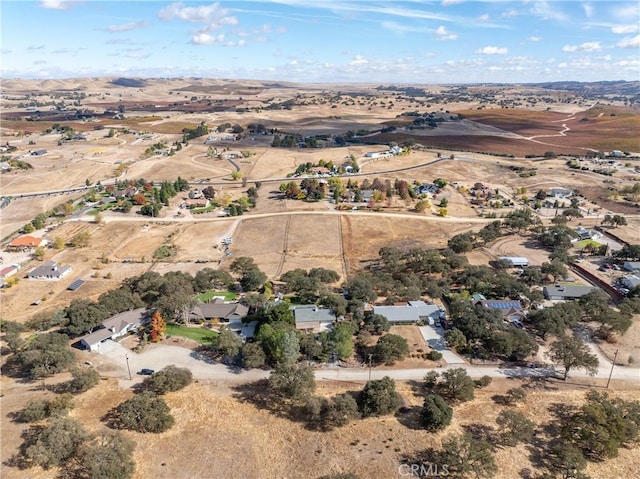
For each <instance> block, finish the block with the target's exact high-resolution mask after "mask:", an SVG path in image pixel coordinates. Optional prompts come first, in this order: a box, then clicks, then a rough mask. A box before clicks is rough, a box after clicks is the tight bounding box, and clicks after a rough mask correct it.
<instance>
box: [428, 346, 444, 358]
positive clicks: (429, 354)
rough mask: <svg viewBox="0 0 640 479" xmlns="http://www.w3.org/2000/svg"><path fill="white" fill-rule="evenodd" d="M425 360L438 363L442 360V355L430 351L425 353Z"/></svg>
mask: <svg viewBox="0 0 640 479" xmlns="http://www.w3.org/2000/svg"><path fill="white" fill-rule="evenodd" d="M427 359H428V360H429V361H440V360H441V359H442V353H441V352H440V351H436V350H434V349H432V350H431V351H429V352H428V353H427Z"/></svg>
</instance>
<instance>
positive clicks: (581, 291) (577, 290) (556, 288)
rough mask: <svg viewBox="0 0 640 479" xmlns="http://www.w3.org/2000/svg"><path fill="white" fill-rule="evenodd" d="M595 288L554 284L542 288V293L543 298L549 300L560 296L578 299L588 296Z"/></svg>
mask: <svg viewBox="0 0 640 479" xmlns="http://www.w3.org/2000/svg"><path fill="white" fill-rule="evenodd" d="M594 289H595V288H594V287H592V286H581V285H576V286H571V285H561V284H554V285H553V286H545V287H544V288H542V292H543V293H544V295H545V297H547V298H550V297H551V296H562V297H563V298H579V297H581V296H584V295H585V294H589V293H590V292H591V291H593V290H594Z"/></svg>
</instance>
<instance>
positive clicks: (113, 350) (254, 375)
mask: <svg viewBox="0 0 640 479" xmlns="http://www.w3.org/2000/svg"><path fill="white" fill-rule="evenodd" d="M105 346H106V347H103V350H102V351H101V352H100V353H95V354H96V355H97V356H96V361H95V362H100V357H99V355H103V356H104V357H105V358H106V359H107V360H108V362H109V363H111V364H112V365H113V370H112V371H109V372H108V374H109V375H112V376H114V377H118V378H120V379H127V378H128V371H127V357H128V363H129V367H130V369H131V373H132V376H133V377H134V379H135V378H136V376H137V375H136V372H137V371H139V370H140V369H142V368H150V369H154V370H156V371H158V370H160V369H162V368H164V367H165V366H168V365H170V364H174V365H176V366H179V367H186V368H189V369H190V370H191V372H192V373H193V376H194V377H195V378H196V379H201V380H212V381H230V382H252V381H256V380H258V379H264V378H267V377H268V376H269V371H264V370H262V369H252V370H249V371H245V370H242V369H238V368H234V367H229V366H225V365H224V364H220V363H212V362H210V361H208V360H207V359H205V358H203V357H202V356H200V355H199V354H198V353H195V352H193V351H191V350H190V349H187V348H183V347H180V346H172V345H164V344H158V345H153V346H151V347H150V348H148V349H147V350H146V351H144V352H143V353H141V354H137V353H134V352H132V351H130V350H128V349H126V348H125V347H123V346H122V345H120V344H118V343H115V342H112V341H110V342H107V344H106V345H105ZM458 367H463V368H465V369H466V370H467V372H468V373H469V375H470V376H472V377H474V378H479V377H481V376H484V375H487V376H490V377H492V378H521V377H552V376H557V377H562V371H556V369H555V368H554V367H553V366H546V367H538V368H535V369H532V368H526V367H513V368H505V367H500V366H479V365H473V364H468V363H465V364H452V365H447V366H445V367H443V368H435V370H437V371H443V370H446V369H451V368H458ZM610 370H611V363H609V362H602V363H601V365H600V367H599V370H598V374H597V375H596V376H595V377H596V378H600V379H606V378H607V377H608V376H609V373H610ZM427 371H429V369H427V368H417V369H381V368H373V369H372V370H371V371H369V369H368V368H366V367H358V368H340V367H326V368H322V369H317V370H316V372H315V375H316V380H318V381H347V382H349V381H352V382H358V383H360V382H366V381H367V380H368V379H369V377H371V379H381V378H382V377H384V376H389V377H391V378H393V379H396V380H404V381H407V380H418V381H420V380H422V379H423V378H424V376H425V374H426V373H427ZM587 377H590V376H589V375H588V374H587V373H585V372H584V371H583V370H574V371H571V373H570V374H569V378H587ZM612 377H613V378H614V379H621V380H628V381H635V382H637V383H638V384H640V369H637V368H627V367H623V366H616V367H615V368H614V370H613V376H612Z"/></svg>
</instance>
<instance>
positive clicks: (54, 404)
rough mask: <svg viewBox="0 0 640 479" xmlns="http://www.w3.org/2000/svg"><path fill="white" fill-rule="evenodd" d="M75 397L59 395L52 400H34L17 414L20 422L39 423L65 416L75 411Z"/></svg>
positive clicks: (16, 416) (16, 417)
mask: <svg viewBox="0 0 640 479" xmlns="http://www.w3.org/2000/svg"><path fill="white" fill-rule="evenodd" d="M73 407H74V404H73V396H71V394H59V395H56V396H54V397H53V398H51V399H32V400H31V401H29V402H28V403H27V405H26V406H25V407H24V408H23V409H21V410H20V411H18V412H17V413H16V414H15V419H16V420H17V421H18V422H37V421H42V420H43V419H47V418H49V417H57V416H65V415H66V414H67V412H68V411H69V410H71V409H73Z"/></svg>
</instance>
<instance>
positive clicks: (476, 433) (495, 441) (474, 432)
mask: <svg viewBox="0 0 640 479" xmlns="http://www.w3.org/2000/svg"><path fill="white" fill-rule="evenodd" d="M462 429H464V431H465V432H468V433H469V434H471V436H472V437H473V438H474V439H478V440H482V441H487V442H488V443H489V444H491V445H492V446H493V448H494V449H495V448H496V447H497V446H498V445H500V437H499V435H498V433H497V431H496V430H495V429H494V428H493V427H492V426H488V425H486V424H480V423H473V424H467V425H464V426H462Z"/></svg>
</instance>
